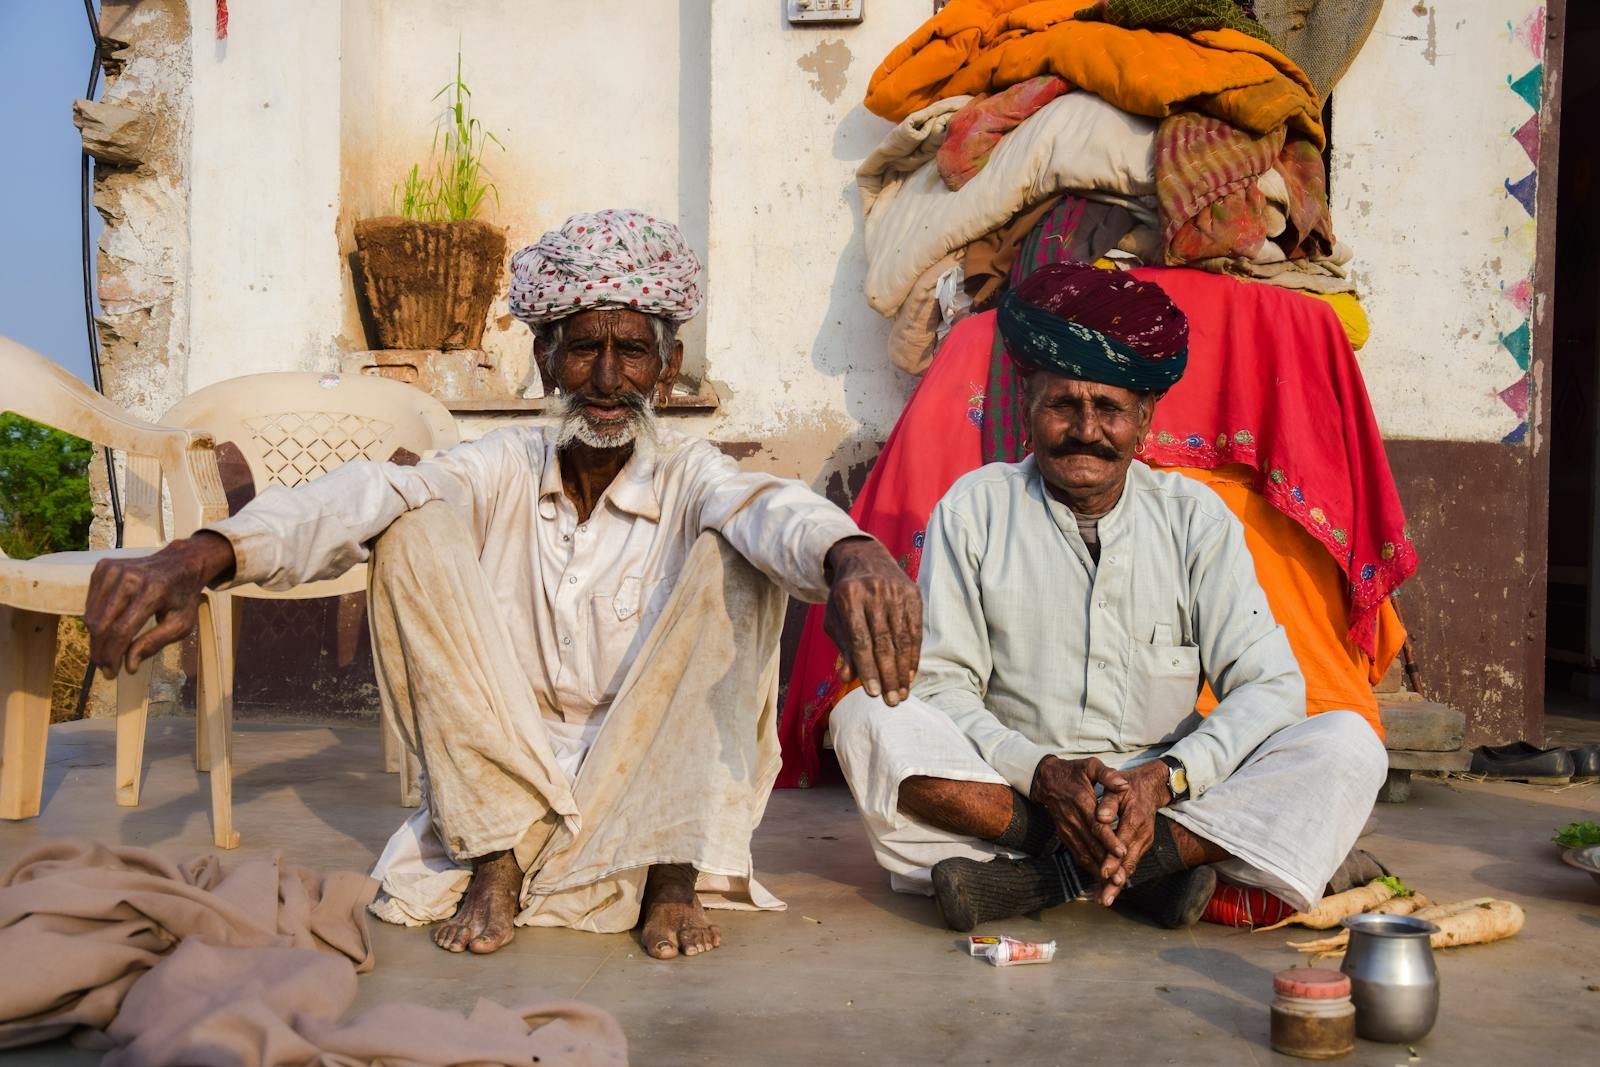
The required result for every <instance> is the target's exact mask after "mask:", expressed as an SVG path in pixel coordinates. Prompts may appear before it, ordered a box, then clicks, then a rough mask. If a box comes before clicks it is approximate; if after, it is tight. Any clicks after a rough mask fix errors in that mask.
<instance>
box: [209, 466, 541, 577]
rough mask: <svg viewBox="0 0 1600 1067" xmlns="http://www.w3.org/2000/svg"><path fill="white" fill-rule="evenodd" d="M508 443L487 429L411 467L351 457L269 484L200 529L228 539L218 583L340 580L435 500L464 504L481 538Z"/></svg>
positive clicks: (463, 507)
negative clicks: (396, 526)
mask: <svg viewBox="0 0 1600 1067" xmlns="http://www.w3.org/2000/svg"><path fill="white" fill-rule="evenodd" d="M508 447H509V442H508V441H507V440H501V439H498V438H497V435H495V434H491V435H489V436H487V437H485V438H483V439H482V440H481V441H475V442H471V443H468V444H462V445H457V446H456V447H455V448H452V449H450V450H449V451H448V452H441V453H440V454H439V455H437V456H434V457H432V458H429V459H426V460H423V461H422V462H421V463H418V464H417V465H416V466H412V467H402V466H399V465H397V464H394V463H375V462H372V461H370V460H356V461H354V462H351V463H346V464H345V465H344V466H342V467H339V468H337V469H335V470H333V471H330V472H329V473H327V474H324V475H323V476H322V477H320V478H317V479H315V480H313V481H310V482H306V483H305V484H303V485H298V486H295V487H293V488H285V487H282V486H275V487H272V488H269V489H266V490H265V491H263V492H262V493H260V494H259V495H258V496H256V498H255V499H254V500H252V501H250V503H248V504H246V505H245V506H244V507H243V508H242V509H240V511H239V513H238V514H236V515H232V516H230V517H229V518H226V519H223V520H222V521H220V522H216V523H212V524H211V525H209V526H206V527H203V529H206V530H209V531H210V532H212V533H216V534H220V535H221V536H223V537H226V538H227V539H228V542H229V543H230V544H232V545H233V555H234V573H233V576H232V577H231V578H229V579H228V580H227V581H226V582H225V583H221V585H222V587H223V588H227V587H231V586H235V585H243V584H245V583H255V584H257V585H260V586H261V587H262V588H265V589H272V590H285V589H292V588H293V587H295V586H297V585H301V584H304V583H306V582H314V581H320V580H323V579H327V578H337V577H338V576H339V575H341V574H343V573H344V572H345V571H347V570H349V569H350V568H351V567H354V566H356V565H357V564H361V563H365V562H366V561H367V558H368V557H369V556H370V555H371V544H372V541H373V540H374V539H375V538H376V537H377V536H378V535H379V534H381V533H383V531H384V530H386V529H388V528H389V524H390V523H392V522H394V520H395V519H397V518H399V517H400V516H401V515H402V514H404V513H405V512H407V511H409V510H411V509H412V508H420V507H421V506H422V505H424V504H426V503H428V502H430V501H433V500H443V501H446V502H448V503H450V504H451V505H452V506H454V507H456V508H458V509H459V510H461V512H462V514H463V517H464V518H465V519H466V520H467V524H468V527H469V529H472V530H474V531H475V532H477V533H478V535H479V537H480V541H481V537H482V531H483V529H484V526H485V521H486V513H487V510H488V508H489V506H490V502H491V501H492V498H493V492H492V485H493V481H494V478H495V472H496V470H497V468H498V466H499V465H500V464H501V463H503V462H504V453H505V451H506V449H507V448H508Z"/></svg>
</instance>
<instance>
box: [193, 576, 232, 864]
mask: <svg viewBox="0 0 1600 1067" xmlns="http://www.w3.org/2000/svg"><path fill="white" fill-rule="evenodd" d="M230 599H231V598H229V597H226V596H216V595H214V594H209V593H208V594H207V595H206V596H205V597H204V598H203V599H202V600H201V601H200V684H199V686H198V690H199V699H198V704H199V707H198V708H197V709H196V714H197V716H199V717H201V718H203V719H204V720H205V736H206V752H207V755H208V757H209V761H210V767H211V839H212V841H213V843H214V844H215V845H216V846H217V847H218V848H238V847H239V834H238V833H237V832H236V831H235V830H234V828H233V758H232V751H231V749H232V745H231V743H230V742H231V739H230V737H229V735H230V734H231V733H232V729H231V726H232V724H231V722H230V719H231V718H232V714H231V712H232V705H233V669H232V668H233V663H232V657H231V655H229V653H231V651H232V641H231V637H230V634H231V631H232V628H233V627H232V612H231V606H230V604H229V600H230ZM218 601H221V603H218ZM224 619H226V620H227V621H225V622H224V621H223V620H224Z"/></svg>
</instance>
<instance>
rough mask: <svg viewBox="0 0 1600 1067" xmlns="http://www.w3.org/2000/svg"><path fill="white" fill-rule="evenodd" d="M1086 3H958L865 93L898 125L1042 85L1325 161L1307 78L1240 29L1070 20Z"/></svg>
mask: <svg viewBox="0 0 1600 1067" xmlns="http://www.w3.org/2000/svg"><path fill="white" fill-rule="evenodd" d="M1084 6H1085V0H1031V2H1030V0H954V2H953V3H951V4H950V5H949V6H948V7H946V8H945V9H944V10H943V11H941V12H939V14H937V15H935V16H934V17H933V18H931V19H929V20H928V21H927V22H925V23H923V24H922V26H921V27H920V28H919V29H918V30H917V31H916V32H915V33H913V34H912V35H911V36H910V37H908V38H906V39H905V40H904V41H902V42H901V43H900V44H898V45H896V46H895V48H894V50H893V51H891V52H890V53H889V55H888V57H887V58H886V59H884V61H883V62H882V63H881V64H880V65H879V66H878V69H877V70H876V71H875V72H874V73H873V75H872V81H871V82H870V83H869V84H868V86H867V99H866V105H867V108H868V110H870V111H872V112H873V113H875V114H878V115H881V116H883V117H884V118H886V119H888V120H890V121H891V122H900V121H901V120H903V119H904V118H906V116H908V115H910V114H911V113H912V112H914V111H917V110H919V109H920V108H924V107H926V106H928V105H929V104H932V103H934V102H936V101H938V100H942V99H944V98H946V97H950V96H957V95H960V94H965V93H971V94H977V93H986V92H995V91H997V90H1000V89H1004V88H1007V87H1008V86H1011V85H1015V84H1016V83H1017V82H1021V81H1026V80H1027V79H1029V78H1034V77H1038V76H1039V75H1043V74H1055V75H1058V76H1060V77H1062V78H1065V79H1066V80H1067V81H1069V82H1071V83H1072V84H1073V85H1074V86H1076V87H1078V88H1080V89H1084V90H1087V91H1088V92H1091V93H1094V94H1095V95H1096V96H1098V97H1100V98H1101V99H1103V100H1105V101H1107V102H1109V103H1111V104H1114V105H1115V106H1117V107H1119V108H1121V109H1122V110H1124V111H1129V112H1132V113H1134V114H1136V115H1149V116H1151V117H1152V118H1164V117H1166V116H1167V115H1170V114H1172V113H1173V112H1175V111H1201V112H1204V113H1205V114H1208V115H1213V116H1215V117H1216V118H1219V119H1222V120H1223V121H1224V122H1228V123H1231V124H1233V125H1234V126H1237V127H1239V128H1240V129H1243V130H1249V131H1251V132H1254V133H1258V134H1260V133H1266V132H1268V131H1269V130H1273V129H1276V128H1278V127H1280V126H1288V127H1290V128H1291V129H1294V130H1298V131H1299V132H1301V133H1303V134H1304V135H1305V136H1306V137H1307V138H1309V139H1310V140H1311V141H1312V142H1313V143H1314V144H1315V145H1316V146H1317V148H1318V149H1319V150H1320V149H1321V148H1322V147H1323V146H1324V144H1325V140H1324V137H1323V131H1322V106H1321V104H1320V103H1319V102H1318V100H1317V94H1316V90H1315V89H1313V88H1312V86H1311V82H1310V81H1309V80H1308V79H1307V78H1306V76H1305V74H1303V73H1302V72H1301V71H1300V68H1299V67H1297V66H1295V65H1294V63H1293V62H1292V61H1291V60H1290V59H1289V58H1288V57H1287V56H1285V55H1284V54H1283V53H1282V52H1279V51H1278V50H1277V49H1276V48H1274V47H1272V46H1271V45H1269V44H1267V43H1266V42H1265V41H1259V40H1257V39H1255V38H1254V37H1251V36H1249V35H1247V34H1243V33H1240V32H1238V31H1237V30H1228V29H1221V30H1202V31H1199V32H1197V33H1194V34H1192V35H1188V36H1180V35H1178V34H1174V33H1164V32H1159V31H1153V30H1127V29H1123V28H1122V27H1120V26H1112V25H1108V24H1107V23H1103V22H1079V21H1077V20H1076V19H1074V18H1073V15H1074V14H1076V12H1077V11H1078V10H1079V9H1080V8H1082V7H1084Z"/></svg>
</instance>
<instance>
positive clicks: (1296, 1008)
mask: <svg viewBox="0 0 1600 1067" xmlns="http://www.w3.org/2000/svg"><path fill="white" fill-rule="evenodd" d="M1272 994H1273V996H1272V1047H1273V1048H1274V1049H1276V1050H1277V1051H1279V1052H1282V1053H1284V1054H1286V1055H1289V1056H1298V1057H1300V1058H1301V1059H1303V1060H1336V1059H1338V1058H1339V1057H1341V1056H1347V1055H1349V1054H1350V1053H1351V1052H1352V1051H1353V1050H1354V1049H1355V1047H1356V1008H1355V1005H1354V1004H1352V1003H1351V1002H1350V978H1349V976H1348V975H1344V974H1341V973H1339V972H1338V971H1332V970H1326V969H1323V968H1317V967H1294V968H1291V969H1290V970H1287V971H1279V972H1278V973H1277V974H1275V975H1273V976H1272Z"/></svg>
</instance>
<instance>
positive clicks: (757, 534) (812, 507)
mask: <svg viewBox="0 0 1600 1067" xmlns="http://www.w3.org/2000/svg"><path fill="white" fill-rule="evenodd" d="M705 451H706V453H707V454H706V455H705V456H703V457H698V458H697V459H696V469H695V470H694V472H693V478H694V492H695V497H696V499H695V507H694V514H695V515H696V517H697V519H698V522H699V528H700V530H702V531H705V530H715V531H716V532H717V533H720V534H721V535H722V536H723V537H725V538H727V540H728V543H729V544H730V545H732V546H733V547H734V549H735V550H737V551H738V553H739V554H740V555H741V556H743V557H744V558H745V559H747V560H749V561H750V562H751V563H752V564H754V565H755V567H756V568H757V569H758V570H760V571H761V572H762V573H763V574H765V575H766V576H767V577H769V578H771V579H772V580H773V581H774V582H776V583H777V584H778V585H779V586H780V587H782V588H783V589H784V591H785V592H787V593H788V594H789V595H790V596H793V597H796V598H798V599H800V600H804V601H807V602H808V603H812V604H819V603H821V602H822V601H824V600H826V599H828V583H827V580H826V577H825V576H824V574H823V566H824V563H825V562H826V560H827V556H828V550H829V549H830V548H832V547H833V546H834V545H836V544H838V543H839V542H840V541H843V540H845V539H846V538H850V537H864V536H866V535H865V534H863V533H862V532H861V527H859V526H857V525H856V524H855V522H854V521H853V520H851V518H850V516H849V515H846V514H845V513H844V512H843V511H841V510H840V509H839V508H838V507H837V506H835V505H834V504H833V503H831V502H830V501H828V500H827V499H826V498H825V497H822V496H819V495H818V494H817V493H815V492H813V491H812V490H811V489H810V488H809V487H808V486H806V485H804V484H803V483H801V482H798V481H795V480H794V479H792V478H780V477H778V476H777V475H775V474H764V473H759V472H754V471H741V470H740V469H739V467H738V465H737V464H735V463H734V461H733V460H732V459H731V458H729V457H727V456H724V455H722V454H721V453H718V452H715V451H714V450H712V449H709V448H708V449H706V450H705Z"/></svg>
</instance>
